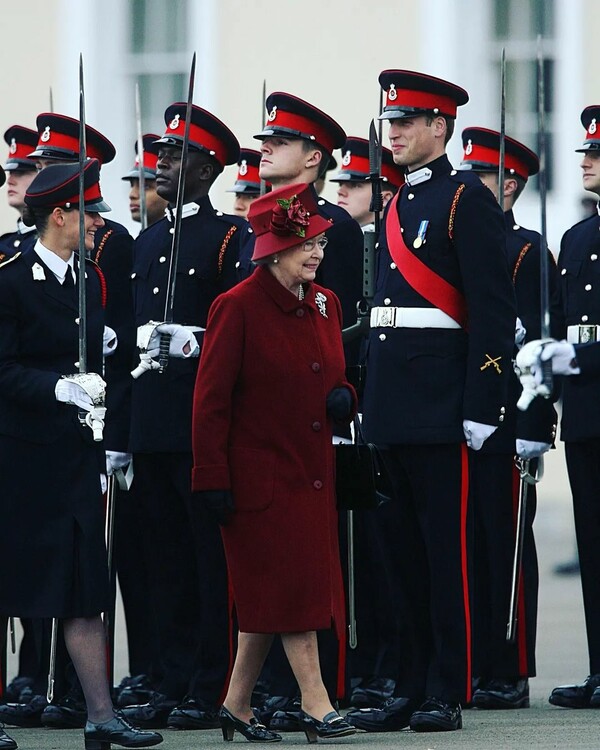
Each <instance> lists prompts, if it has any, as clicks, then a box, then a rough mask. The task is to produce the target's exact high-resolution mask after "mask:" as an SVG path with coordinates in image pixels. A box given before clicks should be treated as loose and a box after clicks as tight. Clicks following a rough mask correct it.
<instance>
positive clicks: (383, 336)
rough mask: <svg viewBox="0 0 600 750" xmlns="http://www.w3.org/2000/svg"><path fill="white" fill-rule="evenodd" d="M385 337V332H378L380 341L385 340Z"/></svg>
mask: <svg viewBox="0 0 600 750" xmlns="http://www.w3.org/2000/svg"><path fill="white" fill-rule="evenodd" d="M386 338H387V336H386V335H385V333H380V334H379V340H380V341H385V340H386Z"/></svg>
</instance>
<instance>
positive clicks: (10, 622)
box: [8, 617, 17, 654]
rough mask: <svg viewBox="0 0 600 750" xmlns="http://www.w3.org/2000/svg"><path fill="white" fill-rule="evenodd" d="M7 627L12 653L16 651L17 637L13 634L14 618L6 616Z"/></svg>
mask: <svg viewBox="0 0 600 750" xmlns="http://www.w3.org/2000/svg"><path fill="white" fill-rule="evenodd" d="M8 629H9V631H10V651H11V653H12V654H16V653H17V639H16V636H15V618H14V617H9V618H8Z"/></svg>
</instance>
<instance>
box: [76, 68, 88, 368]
mask: <svg viewBox="0 0 600 750" xmlns="http://www.w3.org/2000/svg"><path fill="white" fill-rule="evenodd" d="M86 150H87V144H86V133H85V86H84V80H83V55H82V54H80V55H79V289H78V292H79V372H81V373H85V372H87V299H86V294H85V259H86V257H87V253H86V250H85V175H84V167H85V159H86Z"/></svg>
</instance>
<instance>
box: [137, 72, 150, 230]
mask: <svg viewBox="0 0 600 750" xmlns="http://www.w3.org/2000/svg"><path fill="white" fill-rule="evenodd" d="M135 124H136V127H137V156H138V175H139V183H140V220H141V223H142V231H144V229H146V227H147V226H148V212H147V209H146V175H145V172H144V138H143V136H142V108H141V105H140V85H139V83H137V82H136V84H135Z"/></svg>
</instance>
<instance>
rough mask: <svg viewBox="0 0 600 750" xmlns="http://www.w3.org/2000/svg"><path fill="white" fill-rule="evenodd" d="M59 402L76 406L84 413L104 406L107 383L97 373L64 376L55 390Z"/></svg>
mask: <svg viewBox="0 0 600 750" xmlns="http://www.w3.org/2000/svg"><path fill="white" fill-rule="evenodd" d="M54 394H55V396H56V400H57V401H62V402H63V403H65V404H74V405H75V406H78V407H79V408H80V409H83V411H87V412H89V411H91V409H92V408H93V407H94V406H98V407H101V406H102V405H103V404H104V397H105V394H106V383H105V382H104V380H102V378H101V377H100V375H97V374H96V373H95V372H87V373H85V374H79V375H63V377H62V378H61V379H60V380H59V381H58V383H57V384H56V387H55V388H54Z"/></svg>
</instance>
